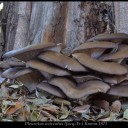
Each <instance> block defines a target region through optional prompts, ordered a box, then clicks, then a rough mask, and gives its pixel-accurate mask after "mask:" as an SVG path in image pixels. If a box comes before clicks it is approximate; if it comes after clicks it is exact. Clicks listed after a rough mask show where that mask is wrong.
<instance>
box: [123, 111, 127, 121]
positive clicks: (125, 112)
mask: <svg viewBox="0 0 128 128" xmlns="http://www.w3.org/2000/svg"><path fill="white" fill-rule="evenodd" d="M123 118H124V119H127V120H128V109H126V110H125V111H124V114H123Z"/></svg>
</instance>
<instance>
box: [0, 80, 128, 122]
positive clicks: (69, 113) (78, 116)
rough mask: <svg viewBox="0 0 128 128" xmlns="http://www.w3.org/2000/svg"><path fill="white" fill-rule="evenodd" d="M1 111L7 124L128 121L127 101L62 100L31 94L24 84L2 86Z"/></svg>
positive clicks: (2, 117) (48, 95)
mask: <svg viewBox="0 0 128 128" xmlns="http://www.w3.org/2000/svg"><path fill="white" fill-rule="evenodd" d="M94 97H95V98H94ZM92 98H94V100H92ZM0 109H1V110H0V121H8V122H13V121H128V99H127V98H117V100H114V101H113V102H111V99H110V100H108V99H107V100H106V99H105V98H104V99H99V97H97V98H96V96H95V95H94V96H93V95H92V96H89V98H87V99H86V100H78V101H76V100H72V99H62V98H58V97H55V96H53V95H51V94H49V93H47V92H43V91H38V90H35V91H34V92H32V93H29V91H28V90H27V89H26V87H25V86H24V85H23V84H21V83H18V82H17V81H13V82H12V81H11V82H10V81H8V80H6V81H5V80H4V81H3V83H1V86H0Z"/></svg>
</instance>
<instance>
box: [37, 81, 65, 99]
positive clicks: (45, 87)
mask: <svg viewBox="0 0 128 128" xmlns="http://www.w3.org/2000/svg"><path fill="white" fill-rule="evenodd" d="M37 88H38V89H40V90H43V91H46V92H48V93H50V94H52V95H54V96H57V97H61V98H65V97H66V96H65V94H64V93H63V92H62V91H61V90H60V89H59V88H57V87H55V86H53V85H50V84H49V83H47V82H41V83H40V84H38V85H37Z"/></svg>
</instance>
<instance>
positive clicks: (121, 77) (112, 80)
mask: <svg viewBox="0 0 128 128" xmlns="http://www.w3.org/2000/svg"><path fill="white" fill-rule="evenodd" d="M103 80H104V81H105V82H107V83H110V84H119V83H121V82H123V81H125V80H128V75H119V76H117V75H109V76H108V75H104V76H103Z"/></svg>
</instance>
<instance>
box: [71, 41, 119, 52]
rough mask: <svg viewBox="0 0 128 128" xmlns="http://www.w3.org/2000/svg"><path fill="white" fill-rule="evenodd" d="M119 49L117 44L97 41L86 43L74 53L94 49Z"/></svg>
mask: <svg viewBox="0 0 128 128" xmlns="http://www.w3.org/2000/svg"><path fill="white" fill-rule="evenodd" d="M116 47H118V44H117V43H112V42H107V41H96V42H85V43H83V44H81V45H80V46H78V47H77V48H75V49H74V50H73V53H76V52H82V51H84V50H85V49H92V48H116Z"/></svg>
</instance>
